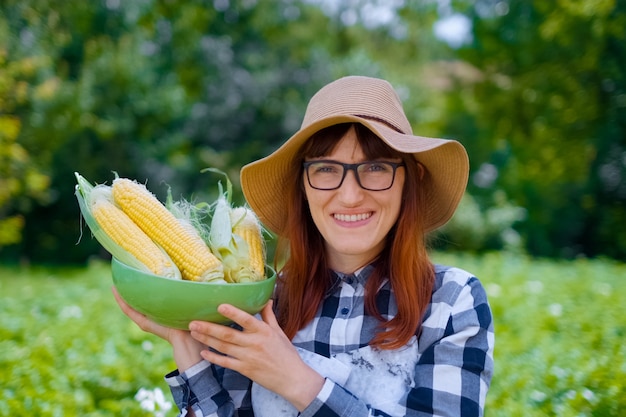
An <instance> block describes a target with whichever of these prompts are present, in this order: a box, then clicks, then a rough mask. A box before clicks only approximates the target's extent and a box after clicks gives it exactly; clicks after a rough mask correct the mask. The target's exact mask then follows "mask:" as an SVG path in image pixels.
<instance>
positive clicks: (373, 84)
mask: <svg viewBox="0 0 626 417" xmlns="http://www.w3.org/2000/svg"><path fill="white" fill-rule="evenodd" d="M346 122H356V123H360V124H362V125H364V126H366V127H367V128H368V129H370V130H371V131H372V132H374V133H375V134H376V135H377V136H378V137H380V138H381V139H382V140H383V141H384V142H385V143H387V144H388V145H389V146H390V147H392V148H394V149H396V150H398V151H400V152H404V153H411V154H413V156H414V157H415V159H416V160H417V161H419V162H420V163H421V164H422V165H423V166H424V167H425V168H426V171H427V175H426V176H425V177H424V179H425V181H423V182H422V183H420V186H422V187H425V188H426V199H427V201H428V203H427V212H426V213H425V216H424V222H425V224H424V226H425V230H426V231H427V232H428V231H432V230H434V229H436V228H438V227H440V226H442V225H443V224H445V223H446V222H447V221H448V220H449V219H450V217H452V215H453V214H454V211H455V210H456V207H457V206H458V204H459V201H460V199H461V197H462V196H463V193H464V192H465V187H466V185H467V179H468V174H469V160H468V157H467V153H466V151H465V148H464V147H463V145H461V144H460V143H459V142H457V141H455V140H447V139H435V138H426V137H422V136H415V135H413V131H412V129H411V125H410V123H409V121H408V120H407V118H406V115H405V114H404V110H403V108H402V103H401V101H400V98H399V97H398V95H397V94H396V92H395V90H394V89H393V87H392V86H391V84H389V83H388V82H387V81H384V80H381V79H377V78H370V77H363V76H349V77H344V78H340V79H338V80H336V81H334V82H331V83H330V84H328V85H326V86H325V87H323V88H322V89H321V90H319V91H318V92H317V93H316V94H315V95H314V96H313V97H312V98H311V101H310V102H309V104H308V106H307V109H306V113H305V115H304V120H303V122H302V126H301V128H300V130H298V131H297V132H296V133H295V134H294V135H293V136H292V137H291V138H289V140H287V141H286V142H285V143H284V144H283V145H282V146H281V147H280V148H278V149H277V150H276V151H274V152H273V153H272V154H270V155H268V156H267V157H265V158H262V159H259V160H258V161H255V162H252V163H250V164H248V165H246V166H244V167H243V168H242V170H241V187H242V190H243V193H244V195H245V197H246V200H247V202H248V204H249V205H250V207H252V209H253V210H254V211H255V212H256V213H257V215H258V216H259V218H260V219H261V221H262V222H263V224H264V225H265V226H266V227H267V228H268V229H269V230H271V231H272V232H274V233H276V234H278V235H281V234H282V232H283V230H284V228H285V226H286V224H285V223H286V219H287V216H286V210H288V209H289V204H288V202H287V201H286V200H285V194H283V193H281V190H284V188H285V183H286V177H287V175H288V173H289V167H290V165H291V162H292V160H293V158H294V157H295V155H296V154H297V152H298V150H299V149H300V147H301V146H302V144H304V142H306V140H307V139H309V138H310V137H311V135H313V134H314V133H315V132H317V131H319V130H321V129H324V128H326V127H328V126H332V125H335V124H338V123H346ZM392 127H393V128H392ZM394 129H395V130H394Z"/></svg>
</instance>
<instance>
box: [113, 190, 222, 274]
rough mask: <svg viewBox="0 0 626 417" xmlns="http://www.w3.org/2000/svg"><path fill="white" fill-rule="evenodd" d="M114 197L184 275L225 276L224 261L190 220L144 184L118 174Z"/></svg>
mask: <svg viewBox="0 0 626 417" xmlns="http://www.w3.org/2000/svg"><path fill="white" fill-rule="evenodd" d="M112 191H113V198H114V200H115V202H116V204H118V205H119V206H120V207H121V208H122V210H124V212H125V213H126V214H127V215H128V216H129V217H130V218H131V219H132V220H133V221H134V222H135V223H136V224H137V225H138V226H139V227H140V228H141V229H142V230H143V231H144V232H145V233H146V234H147V235H148V236H149V237H150V238H151V239H152V240H154V241H155V242H156V243H157V244H158V245H160V246H161V247H162V248H163V249H165V251H166V252H167V254H168V255H169V256H170V257H171V258H172V260H173V261H174V263H175V264H176V265H177V266H178V268H179V269H180V272H181V274H182V277H183V279H187V280H191V281H214V280H221V279H223V277H224V269H223V265H222V263H221V262H220V261H219V259H217V258H216V257H215V255H213V253H212V252H211V250H210V249H209V247H208V246H207V244H206V243H205V242H204V241H203V240H202V238H201V237H200V235H199V233H198V232H197V230H196V229H195V228H194V227H193V226H192V225H191V224H183V223H182V222H181V221H179V219H177V218H176V217H175V216H174V215H173V214H172V213H171V212H170V211H169V210H167V208H166V207H165V206H164V205H163V204H162V203H161V202H160V201H159V200H158V199H157V198H156V197H155V196H154V195H153V194H152V193H151V192H150V191H148V189H147V188H146V187H145V186H144V185H143V184H140V183H138V182H136V181H132V180H129V179H127V178H116V179H115V180H114V181H113V185H112Z"/></svg>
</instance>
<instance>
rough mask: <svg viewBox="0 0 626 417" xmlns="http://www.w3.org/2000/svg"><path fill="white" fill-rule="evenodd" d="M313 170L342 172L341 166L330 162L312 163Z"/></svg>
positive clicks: (321, 172)
mask: <svg viewBox="0 0 626 417" xmlns="http://www.w3.org/2000/svg"><path fill="white" fill-rule="evenodd" d="M311 168H313V172H314V173H316V174H318V173H319V174H336V173H338V172H340V169H341V166H340V165H337V164H333V163H329V162H319V163H316V164H312V165H311Z"/></svg>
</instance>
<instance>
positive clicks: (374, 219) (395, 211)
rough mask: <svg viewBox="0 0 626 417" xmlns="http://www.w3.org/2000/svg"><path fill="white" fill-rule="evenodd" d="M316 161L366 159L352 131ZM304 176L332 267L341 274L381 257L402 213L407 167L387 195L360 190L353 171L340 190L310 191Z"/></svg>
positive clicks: (345, 161) (310, 202) (308, 195)
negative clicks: (393, 227) (378, 256)
mask: <svg viewBox="0 0 626 417" xmlns="http://www.w3.org/2000/svg"><path fill="white" fill-rule="evenodd" d="M315 159H331V160H335V161H338V162H343V163H358V162H363V161H366V160H367V158H366V157H365V154H364V153H363V151H362V149H361V148H360V146H359V143H358V140H357V137H356V133H355V130H354V128H350V130H348V131H347V133H346V134H345V135H344V136H343V137H342V138H341V139H340V141H339V142H338V144H337V146H336V147H335V148H334V149H333V151H332V152H331V153H330V154H329V155H325V156H324V157H322V158H314V159H310V160H315ZM384 160H385V161H390V162H400V161H399V160H393V159H392V160H390V159H384ZM304 176H305V177H304V178H303V180H304V186H305V193H306V198H307V201H308V204H309V209H310V211H311V216H312V218H313V221H314V222H315V225H316V226H317V228H318V229H319V231H320V233H321V235H322V237H323V238H324V240H325V245H326V251H327V254H328V259H329V263H330V265H329V266H330V267H331V268H332V269H335V270H337V271H340V272H344V273H352V272H354V271H355V270H357V269H358V268H360V267H362V266H365V265H366V264H367V263H369V262H371V261H372V260H373V259H374V258H376V256H377V255H378V254H379V253H380V252H381V251H382V249H383V247H384V245H385V237H386V236H387V233H389V230H390V229H391V228H392V226H393V225H394V224H395V222H396V220H397V219H398V215H399V213H400V206H401V203H402V188H403V185H404V179H405V169H404V168H402V167H400V168H398V169H397V170H396V176H395V181H394V183H393V186H392V187H391V188H390V189H388V190H383V191H368V190H365V189H363V188H361V187H360V186H359V184H358V183H357V180H356V178H355V174H354V171H348V172H347V173H346V177H345V178H344V181H343V183H342V184H341V187H339V188H338V189H336V190H317V189H314V188H311V186H310V185H309V183H308V181H307V180H306V174H304Z"/></svg>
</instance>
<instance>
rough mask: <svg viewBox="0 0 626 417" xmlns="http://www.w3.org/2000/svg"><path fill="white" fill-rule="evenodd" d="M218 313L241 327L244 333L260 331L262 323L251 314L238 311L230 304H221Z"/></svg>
mask: <svg viewBox="0 0 626 417" xmlns="http://www.w3.org/2000/svg"><path fill="white" fill-rule="evenodd" d="M217 312H218V313H220V314H221V315H222V316H224V317H226V318H227V319H230V320H232V321H234V322H235V323H237V324H238V325H240V326H241V327H242V328H243V330H244V331H254V330H256V329H258V326H259V323H260V321H259V320H258V319H257V318H256V317H254V316H253V315H251V314H248V313H246V312H245V311H243V310H240V309H238V308H237V307H235V306H232V305H230V304H221V305H219V306H218V307H217Z"/></svg>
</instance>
